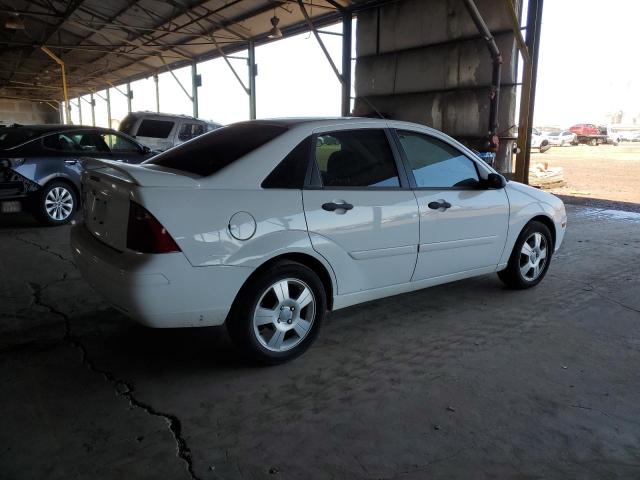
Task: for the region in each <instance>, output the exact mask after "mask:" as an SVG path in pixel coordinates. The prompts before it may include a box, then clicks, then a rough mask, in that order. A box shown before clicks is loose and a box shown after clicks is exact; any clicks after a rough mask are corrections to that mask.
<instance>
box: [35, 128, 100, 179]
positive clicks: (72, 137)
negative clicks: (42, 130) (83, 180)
mask: <svg viewBox="0 0 640 480" xmlns="http://www.w3.org/2000/svg"><path fill="white" fill-rule="evenodd" d="M84 133H85V132H83V131H65V132H58V133H53V134H51V135H47V136H45V137H43V138H42V153H43V157H46V159H44V158H43V160H41V161H40V162H39V164H38V167H37V168H38V169H39V170H40V173H39V174H38V177H39V178H41V179H42V178H44V177H45V175H47V176H48V175H52V173H53V172H56V173H55V175H60V176H63V177H67V178H70V179H72V180H73V181H75V182H79V181H80V175H81V173H82V164H81V162H82V158H84V157H86V156H92V154H91V152H89V153H88V152H86V151H85V150H83V147H82V146H81V145H80V143H79V140H80V139H81V138H82V136H83V135H84Z"/></svg>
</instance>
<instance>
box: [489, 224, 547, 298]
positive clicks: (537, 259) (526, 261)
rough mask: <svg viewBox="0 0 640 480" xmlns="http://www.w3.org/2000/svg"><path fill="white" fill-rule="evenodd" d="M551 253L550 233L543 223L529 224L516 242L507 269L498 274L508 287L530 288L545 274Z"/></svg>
mask: <svg viewBox="0 0 640 480" xmlns="http://www.w3.org/2000/svg"><path fill="white" fill-rule="evenodd" d="M552 253H553V239H552V238H551V232H550V231H549V229H548V228H547V226H546V225H545V224H543V223H540V222H536V221H532V222H529V223H528V224H527V225H526V226H525V227H524V229H522V232H520V236H519V237H518V240H517V241H516V244H515V245H514V247H513V251H512V252H511V257H510V258H509V263H508V265H507V268H505V269H504V270H502V271H500V272H498V276H499V277H500V280H502V281H503V282H504V283H505V284H506V285H507V286H508V287H511V288H517V289H524V288H530V287H533V286H535V285H537V284H538V283H540V282H541V281H542V279H543V278H544V276H545V275H546V274H547V270H548V269H549V265H550V263H551V255H552Z"/></svg>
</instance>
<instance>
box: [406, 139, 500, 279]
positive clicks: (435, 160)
mask: <svg viewBox="0 0 640 480" xmlns="http://www.w3.org/2000/svg"><path fill="white" fill-rule="evenodd" d="M397 139H398V143H399V145H400V147H401V151H402V154H403V158H404V161H405V162H406V170H407V173H408V175H409V179H410V181H411V183H412V185H413V186H414V191H415V195H416V199H417V201H418V208H419V211H420V242H419V249H418V260H417V263H416V269H415V273H414V275H413V280H414V281H418V280H424V279H431V278H436V277H443V276H446V275H453V274H458V273H461V272H473V271H481V270H483V269H487V268H495V267H496V265H497V264H498V262H499V259H500V257H501V255H502V250H503V249H504V245H505V242H506V236H507V229H508V224H509V202H508V199H507V195H506V192H505V191H504V189H503V188H500V189H488V188H485V187H484V186H483V183H482V182H481V180H480V175H479V172H480V170H479V169H484V167H482V166H480V165H479V164H478V163H476V161H474V160H472V159H471V158H470V156H467V155H466V154H465V153H464V152H463V151H462V150H460V149H459V148H457V147H456V146H455V145H453V144H452V143H449V142H447V141H446V140H445V139H444V138H436V137H435V136H432V135H428V134H426V133H421V132H415V131H407V130H398V131H397Z"/></svg>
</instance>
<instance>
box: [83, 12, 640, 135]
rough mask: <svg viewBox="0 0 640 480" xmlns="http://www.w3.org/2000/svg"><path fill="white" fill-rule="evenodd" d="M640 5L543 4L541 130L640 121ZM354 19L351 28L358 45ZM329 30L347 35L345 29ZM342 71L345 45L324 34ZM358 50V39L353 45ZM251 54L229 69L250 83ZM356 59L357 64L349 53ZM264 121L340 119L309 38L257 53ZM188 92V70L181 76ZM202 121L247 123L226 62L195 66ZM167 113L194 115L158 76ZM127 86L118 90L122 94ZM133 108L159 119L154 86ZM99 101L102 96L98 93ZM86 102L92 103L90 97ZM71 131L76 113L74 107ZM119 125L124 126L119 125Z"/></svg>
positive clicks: (139, 92)
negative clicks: (613, 119)
mask: <svg viewBox="0 0 640 480" xmlns="http://www.w3.org/2000/svg"><path fill="white" fill-rule="evenodd" d="M638 22H640V0H608V1H607V2H603V1H602V0H547V1H546V2H545V3H544V13H543V25H542V37H541V47H540V60H539V67H538V85H537V93H536V106H535V118H534V124H535V125H537V126H544V125H557V126H561V127H568V126H570V125H573V124H575V123H606V122H607V114H610V113H612V112H615V111H619V110H622V111H623V112H624V114H625V116H624V117H623V123H631V121H632V118H633V117H638V118H637V121H638V123H640V28H639V26H638ZM356 29H357V21H354V39H355V37H356V35H355V31H356ZM325 30H330V31H334V32H341V30H342V26H341V25H340V24H338V25H335V26H332V27H328V28H326V29H325ZM322 37H323V40H324V42H325V44H326V46H327V49H328V50H329V52H330V54H331V56H332V58H333V59H334V62H335V63H336V65H337V66H338V69H340V66H341V62H340V55H341V38H340V37H339V36H335V35H326V34H325V35H323V36H322ZM354 48H355V41H354ZM246 56H247V52H246V51H244V52H239V53H237V54H235V55H234V57H239V58H232V59H230V60H229V61H230V62H231V63H232V64H233V65H234V67H235V69H236V71H237V73H238V75H239V76H240V78H241V79H242V81H243V82H244V84H245V85H247V84H248V74H247V73H248V71H247V62H246ZM352 56H355V54H354V55H352ZM256 63H257V64H258V76H257V79H256V92H257V116H258V118H270V117H285V116H333V115H340V84H339V82H338V80H337V78H336V76H335V75H334V73H333V70H332V69H331V67H330V65H329V63H328V62H327V59H326V58H325V57H324V54H323V53H322V51H321V49H320V47H319V46H318V44H317V42H316V40H315V38H314V37H313V35H311V34H310V33H305V34H301V35H297V36H295V37H290V38H287V39H284V40H280V41H277V42H273V43H270V44H267V45H262V46H259V47H257V48H256ZM174 73H175V75H176V76H177V77H178V78H179V79H180V80H181V82H182V83H183V85H185V87H186V88H187V89H188V90H189V91H190V88H191V78H190V68H184V69H179V70H175V71H174ZM198 73H200V74H201V75H202V86H201V87H200V88H199V89H198V95H199V117H201V118H204V119H207V120H213V121H216V122H219V123H223V124H227V123H232V122H236V121H240V120H246V119H248V118H249V98H248V95H247V94H246V92H245V91H244V89H243V86H242V85H241V84H240V83H239V82H238V80H237V79H236V78H235V76H234V75H233V73H232V72H231V70H230V69H229V67H228V66H227V65H226V63H225V61H224V59H222V58H218V59H215V60H210V61H207V62H204V63H201V64H199V65H198ZM159 83H160V92H161V95H160V110H161V111H162V112H167V113H182V114H187V115H190V114H191V113H192V107H191V102H190V100H189V99H188V97H187V96H186V95H185V93H184V92H183V91H182V89H181V88H180V86H179V85H178V83H177V82H176V80H175V79H174V78H173V77H172V76H171V75H170V74H169V73H163V74H161V75H159ZM124 88H125V87H124V86H123V87H121V90H124ZM131 88H132V90H133V100H132V108H133V110H134V111H137V110H151V111H155V85H154V82H153V80H152V79H151V78H148V79H143V80H139V81H137V82H133V83H132V84H131ZM101 94H102V96H104V95H105V92H104V91H103V92H101ZM110 96H111V105H112V107H111V108H112V117H113V118H114V119H116V121H117V120H121V119H122V118H123V117H124V116H125V115H126V113H127V104H126V97H125V96H124V95H123V94H122V93H121V92H118V91H117V90H115V89H113V88H111V89H110ZM86 100H88V97H87V98H86ZM95 100H96V124H97V125H101V126H106V125H107V113H106V102H105V101H104V100H103V99H101V98H99V97H98V96H96V97H95ZM81 105H82V119H83V122H82V123H84V124H90V123H91V110H90V105H89V102H88V101H81ZM72 118H73V120H74V123H78V122H79V115H78V109H77V108H76V106H75V105H74V107H73V108H72ZM113 126H114V127H117V125H116V124H115V122H114V125H113Z"/></svg>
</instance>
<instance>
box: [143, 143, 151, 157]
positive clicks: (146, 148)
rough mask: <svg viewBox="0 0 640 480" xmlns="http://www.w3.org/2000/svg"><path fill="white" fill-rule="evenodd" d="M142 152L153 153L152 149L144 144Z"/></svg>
mask: <svg viewBox="0 0 640 480" xmlns="http://www.w3.org/2000/svg"><path fill="white" fill-rule="evenodd" d="M142 153H144V154H145V155H146V154H147V153H151V149H150V148H149V147H147V146H146V145H143V146H142Z"/></svg>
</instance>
